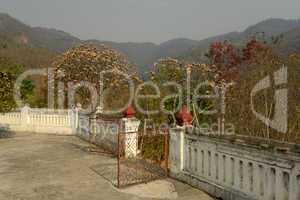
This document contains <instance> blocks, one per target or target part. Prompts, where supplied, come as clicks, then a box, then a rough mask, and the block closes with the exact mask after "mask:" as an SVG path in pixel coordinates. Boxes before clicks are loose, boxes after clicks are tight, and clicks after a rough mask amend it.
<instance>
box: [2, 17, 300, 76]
mask: <svg viewBox="0 0 300 200" xmlns="http://www.w3.org/2000/svg"><path fill="white" fill-rule="evenodd" d="M298 28H300V20H299V19H296V20H287V19H279V18H270V19H266V20H264V21H261V22H259V23H257V24H254V25H251V26H249V27H248V28H246V29H245V30H244V31H241V32H238V31H233V32H229V33H226V34H222V35H217V36H213V37H209V38H206V39H203V40H199V41H198V40H192V39H188V38H175V39H171V40H168V41H166V42H163V43H161V44H154V43H151V42H145V43H136V42H113V41H100V40H95V39H91V40H81V39H80V38H77V37H75V36H73V35H72V34H70V33H67V32H65V31H61V30H57V29H54V28H44V27H31V26H29V25H26V24H24V23H23V22H21V21H19V20H17V19H15V18H13V17H11V16H10V15H9V14H6V13H0V37H1V38H2V40H3V41H5V40H10V41H13V42H14V43H16V44H17V45H27V46H29V47H32V48H34V47H36V48H41V49H48V50H49V51H50V52H53V53H55V54H58V53H62V52H64V51H66V50H67V49H69V48H71V47H73V46H75V45H78V44H80V43H93V44H105V45H107V46H110V47H112V48H114V49H116V50H118V51H121V52H122V53H123V54H125V55H126V56H127V57H128V59H129V61H131V62H132V63H133V64H135V65H138V66H139V68H140V70H141V71H142V72H144V71H146V70H148V69H149V68H151V66H152V64H153V63H154V62H155V61H156V60H158V59H160V58H166V57H177V58H187V59H191V60H201V57H203V55H204V52H205V51H206V50H207V48H208V47H209V45H210V44H211V43H212V42H216V41H224V40H228V41H231V42H233V43H235V44H242V43H244V42H245V41H246V40H247V39H249V38H250V37H251V36H253V35H255V34H257V33H261V32H264V33H265V34H266V36H267V37H270V36H278V35H280V34H283V35H284V34H286V35H287V39H286V40H284V44H285V45H282V48H289V49H290V50H291V51H298V50H299V51H300V47H299V48H298V45H295V44H293V42H291V41H294V42H298V39H297V38H298V34H299V35H300V32H299V31H298ZM293 30H294V31H293ZM299 46H300V45H299Z"/></svg>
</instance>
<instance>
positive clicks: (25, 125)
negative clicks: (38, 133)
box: [21, 105, 30, 132]
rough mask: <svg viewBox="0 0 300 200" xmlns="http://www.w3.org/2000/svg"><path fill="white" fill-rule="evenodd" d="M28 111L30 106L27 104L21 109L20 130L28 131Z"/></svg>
mask: <svg viewBox="0 0 300 200" xmlns="http://www.w3.org/2000/svg"><path fill="white" fill-rule="evenodd" d="M29 111H30V107H29V106H27V105H26V106H24V107H23V108H22V109H21V127H22V131H25V132H26V131H30V129H29V128H30V126H29V125H30V118H29Z"/></svg>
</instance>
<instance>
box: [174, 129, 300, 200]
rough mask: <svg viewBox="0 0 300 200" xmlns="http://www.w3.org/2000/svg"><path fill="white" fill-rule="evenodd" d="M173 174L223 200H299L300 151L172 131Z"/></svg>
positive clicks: (182, 130)
mask: <svg viewBox="0 0 300 200" xmlns="http://www.w3.org/2000/svg"><path fill="white" fill-rule="evenodd" d="M170 171H171V176H173V177H174V178H177V179H179V180H182V181H184V182H186V183H188V184H190V185H193V186H195V187H198V188H200V189H202V190H205V191H206V192H208V193H209V194H211V195H213V196H215V197H220V198H222V199H224V200H240V199H241V200H299V199H300V153H297V152H289V153H282V152H279V151H270V150H266V149H264V148H261V147H259V146H255V145H247V144H246V143H243V142H230V141H229V140H226V139H220V138H219V139H218V138H212V137H209V136H200V135H196V134H189V133H188V132H187V131H186V129H185V128H174V129H172V130H171V132H170Z"/></svg>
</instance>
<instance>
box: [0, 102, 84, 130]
mask: <svg viewBox="0 0 300 200" xmlns="http://www.w3.org/2000/svg"><path fill="white" fill-rule="evenodd" d="M76 116H77V113H76V112H75V111H72V110H49V109H47V110H46V109H31V108H29V107H24V108H22V109H21V110H20V111H19V112H11V113H0V126H1V127H2V128H4V129H6V130H7V131H12V132H32V133H50V134H73V133H75V131H76V124H77V123H78V119H76V118H77V117H76Z"/></svg>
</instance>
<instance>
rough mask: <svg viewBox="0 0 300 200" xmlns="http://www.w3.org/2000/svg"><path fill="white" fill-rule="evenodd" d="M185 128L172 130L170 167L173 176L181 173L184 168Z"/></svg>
mask: <svg viewBox="0 0 300 200" xmlns="http://www.w3.org/2000/svg"><path fill="white" fill-rule="evenodd" d="M184 135H185V127H179V126H177V127H175V128H171V129H170V144H169V162H170V163H169V166H170V171H171V173H172V174H178V173H180V172H181V171H182V170H183V168H184Z"/></svg>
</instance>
